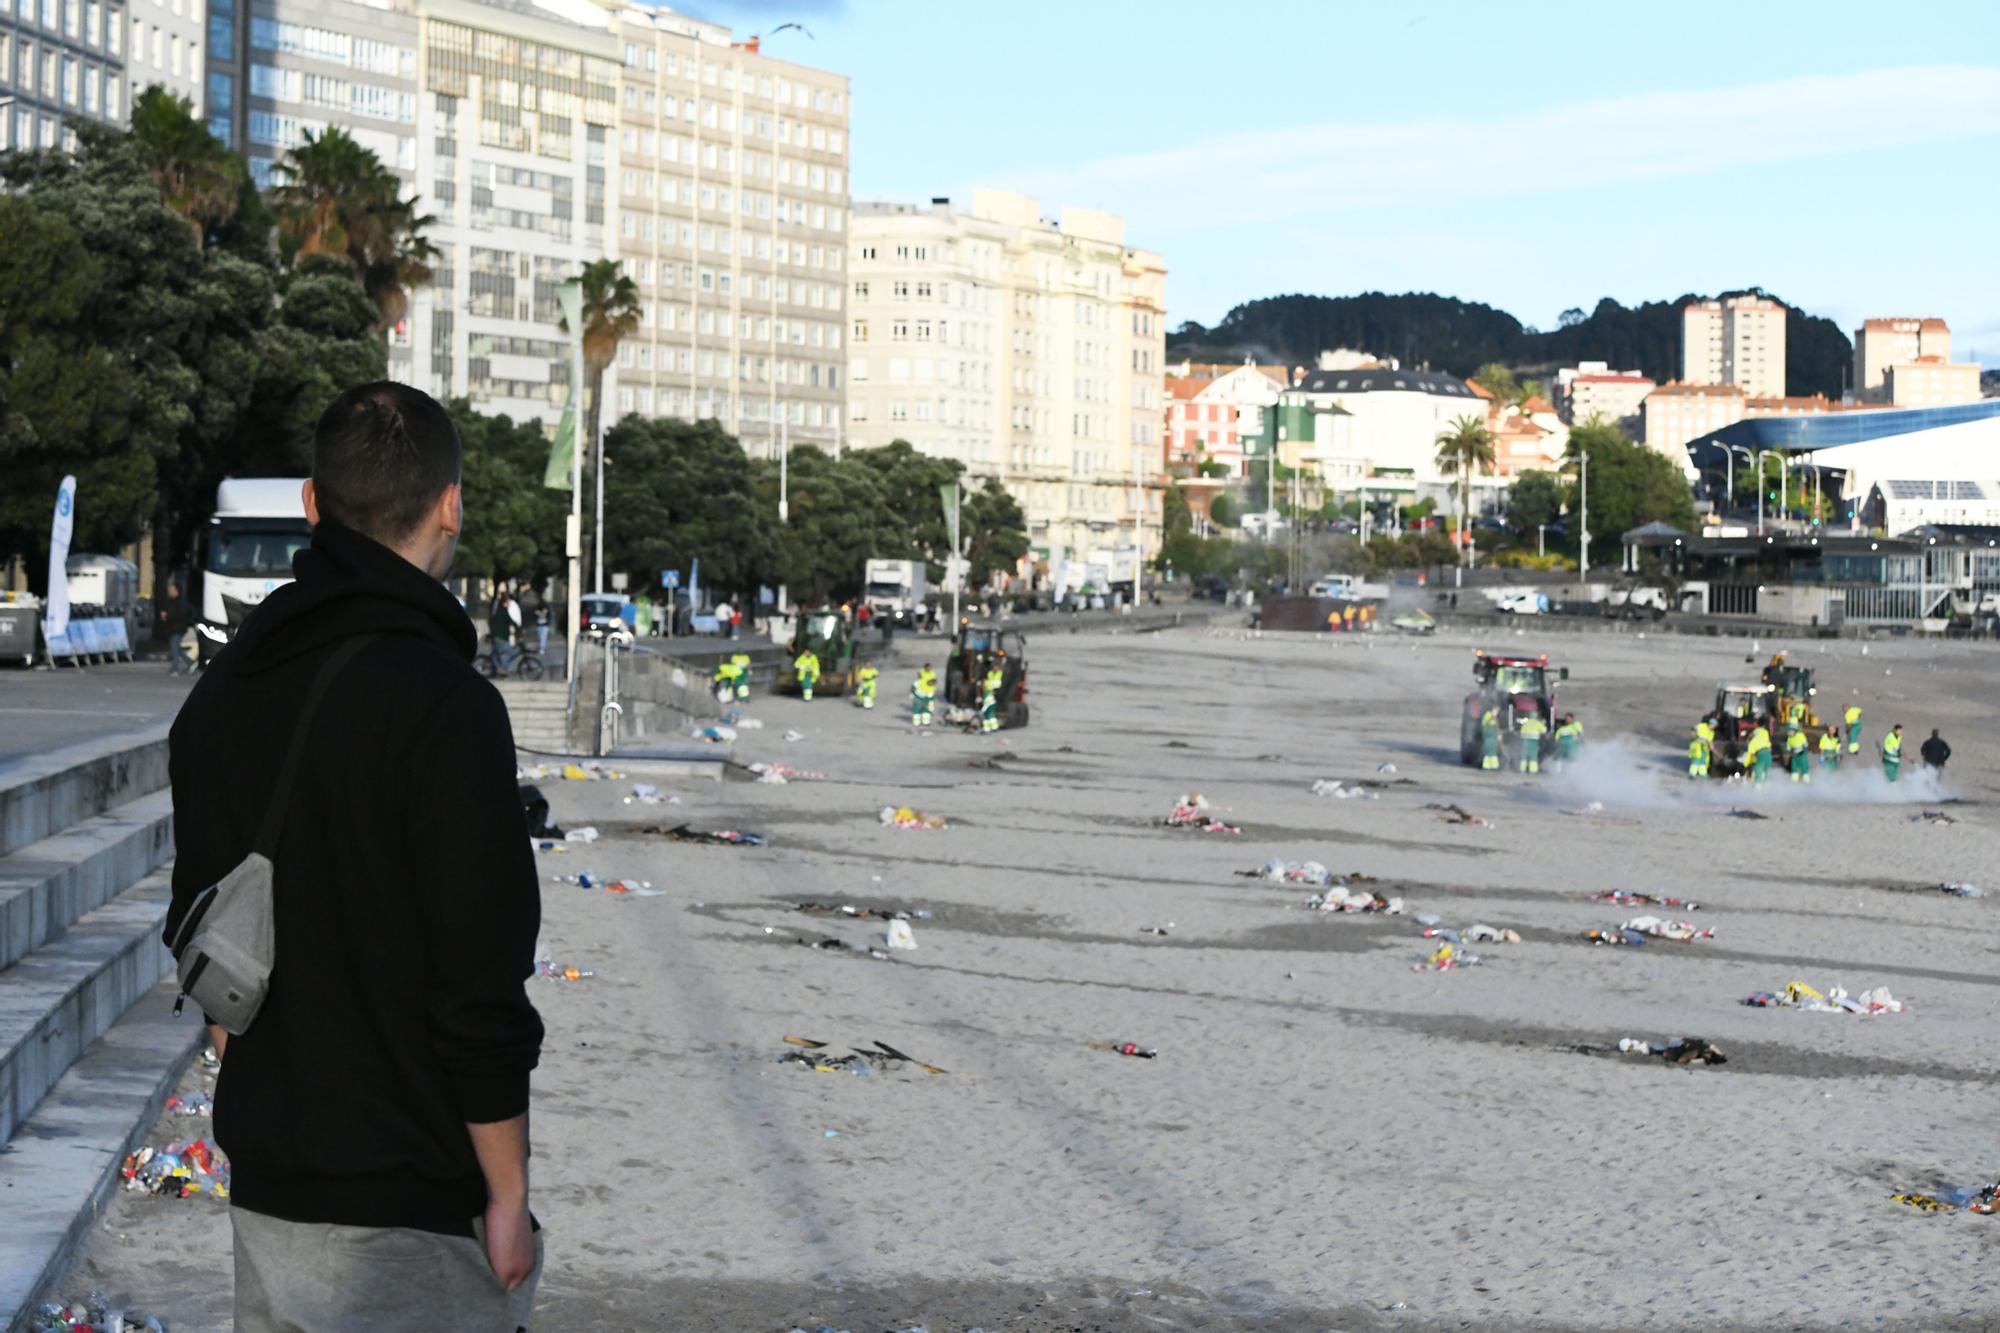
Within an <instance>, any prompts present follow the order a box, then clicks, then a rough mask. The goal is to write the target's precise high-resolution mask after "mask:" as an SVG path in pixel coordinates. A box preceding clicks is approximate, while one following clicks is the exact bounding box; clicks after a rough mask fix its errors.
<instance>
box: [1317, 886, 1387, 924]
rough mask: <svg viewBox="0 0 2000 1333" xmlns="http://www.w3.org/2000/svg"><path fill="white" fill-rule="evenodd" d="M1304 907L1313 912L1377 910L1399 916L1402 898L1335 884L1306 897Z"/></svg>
mask: <svg viewBox="0 0 2000 1333" xmlns="http://www.w3.org/2000/svg"><path fill="white" fill-rule="evenodd" d="M1306 908H1307V910H1309V911H1314V912H1379V913H1381V914H1382V915H1383V916H1401V915H1402V914H1403V900H1402V899H1401V898H1385V897H1383V896H1382V895H1381V894H1379V893H1371V892H1369V891H1368V890H1367V889H1358V890H1357V889H1347V888H1343V887H1342V886H1341V885H1338V884H1335V885H1333V886H1332V887H1330V888H1328V889H1327V891H1326V892H1325V893H1315V894H1314V895H1313V896H1312V897H1310V898H1308V899H1306Z"/></svg>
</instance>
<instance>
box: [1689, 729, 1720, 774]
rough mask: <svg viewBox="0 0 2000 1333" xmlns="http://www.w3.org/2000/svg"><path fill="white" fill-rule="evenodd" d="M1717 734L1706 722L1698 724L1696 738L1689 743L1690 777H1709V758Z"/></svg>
mask: <svg viewBox="0 0 2000 1333" xmlns="http://www.w3.org/2000/svg"><path fill="white" fill-rule="evenodd" d="M1714 735H1715V732H1714V731H1713V730H1712V729H1711V728H1710V727H1709V725H1708V723H1706V722H1698V723H1696V724H1695V728H1694V738H1693V739H1692V740H1690V741H1689V742H1688V776H1689V777H1691V778H1705V777H1707V776H1708V758H1709V754H1710V746H1711V743H1712V738H1713V737H1714Z"/></svg>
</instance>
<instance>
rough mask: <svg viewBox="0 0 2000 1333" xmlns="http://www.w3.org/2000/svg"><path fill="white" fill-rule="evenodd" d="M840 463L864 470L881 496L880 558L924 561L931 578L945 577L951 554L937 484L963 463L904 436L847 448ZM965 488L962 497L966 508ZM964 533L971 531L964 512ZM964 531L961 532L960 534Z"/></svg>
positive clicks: (958, 472) (957, 473) (954, 475)
mask: <svg viewBox="0 0 2000 1333" xmlns="http://www.w3.org/2000/svg"><path fill="white" fill-rule="evenodd" d="M841 461H842V462H843V463H846V464H848V465H850V466H853V467H857V468H860V469H862V470H863V471H865V472H867V473H868V474H869V475H870V476H871V477H873V479H874V481H875V488H876V490H877V491H878V492H879V493H880V495H881V497H882V505H883V508H884V510H885V511H886V519H887V522H886V523H885V525H884V528H883V531H882V535H881V540H882V547H881V549H880V550H877V551H876V552H875V555H876V556H877V557H879V558H881V559H884V560H924V561H927V562H929V564H930V577H931V580H932V581H933V582H936V581H937V580H939V579H942V578H943V577H944V572H945V565H944V562H945V560H946V558H947V557H949V556H950V554H951V539H950V535H949V532H948V530H947V529H946V527H945V518H944V501H943V498H942V497H941V496H940V494H939V491H938V488H939V487H941V486H944V485H946V484H948V483H950V482H955V481H958V480H960V479H961V477H962V476H963V474H964V472H965V465H964V464H963V463H961V462H959V461H958V460H957V459H955V458H933V457H931V456H930V455H929V454H925V453H920V452H918V451H917V449H916V447H915V446H913V445H912V444H911V443H910V442H909V441H908V440H892V441H890V442H889V443H888V444H885V445H881V446H879V447H877V448H874V449H850V450H848V451H847V453H846V454H844V455H843V456H842V459H841ZM971 501H972V494H971V492H970V488H968V493H967V494H966V496H965V504H966V506H967V507H968V508H969V507H970V505H971ZM964 524H965V532H969V531H970V529H971V522H970V517H969V515H967V516H965V518H964ZM963 535H965V533H964V532H962V533H961V536H963Z"/></svg>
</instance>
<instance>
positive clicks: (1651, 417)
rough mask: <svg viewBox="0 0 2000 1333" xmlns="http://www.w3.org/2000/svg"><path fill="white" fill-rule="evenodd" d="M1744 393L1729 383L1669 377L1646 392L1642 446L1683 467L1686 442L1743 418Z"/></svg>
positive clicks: (1684, 464)
mask: <svg viewBox="0 0 2000 1333" xmlns="http://www.w3.org/2000/svg"><path fill="white" fill-rule="evenodd" d="M1746 396H1747V395H1745V394H1744V392H1743V390H1742V389H1740V388H1738V387H1737V386H1735V385H1733V384H1683V383H1681V382H1680V381H1679V380H1669V381H1668V382H1667V383H1665V384H1662V385H1661V386H1660V387H1659V388H1657V389H1655V390H1653V391H1652V392H1651V393H1649V394H1647V395H1646V402H1645V413H1646V446H1647V447H1648V448H1650V449H1655V450H1657V451H1659V452H1660V453H1663V454H1665V455H1666V456H1667V457H1668V458H1670V459H1672V460H1673V461H1674V462H1675V463H1676V464H1677V465H1679V466H1681V467H1683V468H1685V467H1686V466H1687V442H1688V441H1689V440H1693V439H1698V438H1700V437H1701V436H1703V435H1706V434H1708V433H1709V432H1710V431H1713V430H1721V429H1722V428H1723V427H1724V426H1728V425H1733V424H1734V423H1736V422H1738V421H1741V420H1743V417H1744V415H1745V406H1744V399H1745V398H1746Z"/></svg>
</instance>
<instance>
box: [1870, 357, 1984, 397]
mask: <svg viewBox="0 0 2000 1333" xmlns="http://www.w3.org/2000/svg"><path fill="white" fill-rule="evenodd" d="M1888 390H1889V402H1890V403H1891V404H1893V405H1895V406H1896V407H1948V406H1950V405H1952V404H1954V403H1976V402H1978V401H1979V365H1978V363H1977V362H1974V361H1947V360H1945V359H1943V358H1941V357H1934V356H1920V357H1918V358H1916V359H1915V360H1914V361H1901V362H1898V363H1897V364H1895V365H1893V366H1890V367H1889V374H1888Z"/></svg>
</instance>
